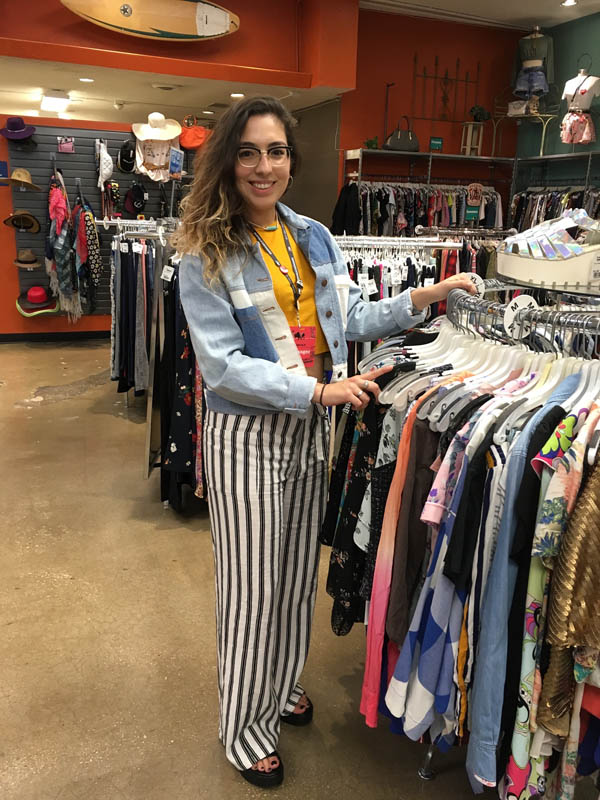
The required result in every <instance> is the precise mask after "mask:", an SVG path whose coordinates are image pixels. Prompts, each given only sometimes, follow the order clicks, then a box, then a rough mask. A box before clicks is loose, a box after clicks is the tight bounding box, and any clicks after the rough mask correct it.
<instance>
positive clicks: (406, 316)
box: [390, 289, 427, 330]
mask: <svg viewBox="0 0 600 800" xmlns="http://www.w3.org/2000/svg"><path fill="white" fill-rule="evenodd" d="M390 302H391V308H392V314H393V316H394V319H395V320H396V323H397V325H398V327H399V328H400V330H406V329H407V328H411V327H412V326H413V325H419V324H420V323H421V322H425V318H426V316H427V308H424V309H423V310H422V311H417V312H416V313H413V311H414V308H413V303H412V289H407V290H406V291H405V292H402V294H399V295H397V297H393V298H392V300H391V301H390Z"/></svg>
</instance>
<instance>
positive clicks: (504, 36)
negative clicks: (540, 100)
mask: <svg viewBox="0 0 600 800" xmlns="http://www.w3.org/2000/svg"><path fill="white" fill-rule="evenodd" d="M520 36H522V33H519V32H518V31H513V30H504V29H498V28H482V27H477V26H474V25H460V24H457V23H451V22H437V21H435V20H431V19H422V18H419V17H405V16H398V15H395V14H383V13H380V12H377V11H363V10H361V11H360V12H359V36H358V60H357V76H356V90H355V91H353V92H349V93H348V94H344V95H343V97H342V105H341V130H340V147H341V148H342V149H349V148H355V147H361V146H362V144H363V142H364V140H365V139H367V138H371V137H374V136H378V137H379V144H380V146H381V144H382V143H383V118H384V106H385V84H386V83H391V82H395V84H396V85H395V86H394V87H393V88H392V89H391V91H390V113H389V126H388V127H389V131H391V130H392V129H393V128H394V127H396V124H397V122H398V120H399V118H400V117H401V116H402V115H403V114H407V115H408V116H410V115H411V110H412V103H413V59H414V55H415V52H418V57H419V64H420V65H421V66H422V65H425V66H427V68H428V71H429V70H430V69H431V71H433V64H434V59H435V56H438V58H439V62H440V72H442V73H443V72H444V70H445V69H446V68H448V70H449V74H450V75H454V74H455V69H456V58H457V56H458V57H460V62H461V72H463V73H464V71H465V70H469V72H470V74H471V75H474V74H475V73H476V70H477V62H480V63H481V73H480V89H479V98H478V100H479V105H482V106H484V107H485V108H486V109H487V110H488V111H491V110H492V105H493V101H494V96H495V95H497V94H499V93H500V92H501V91H502V90H503V89H504V88H506V87H507V86H508V83H509V76H510V72H511V66H512V62H513V58H514V52H515V48H516V43H517V41H518V39H519V38H520ZM439 96H440V93H439V90H438V98H439ZM469 107H470V106H469ZM503 125H504V136H503V139H504V142H503V152H502V153H498V152H496V155H509V156H512V155H514V152H515V148H516V131H515V126H514V125H511V124H510V123H503ZM414 130H415V132H416V134H417V137H418V139H419V144H420V149H421V150H422V151H428V150H429V137H430V136H441V137H443V139H444V148H443V152H445V153H459V152H460V137H461V126H460V125H459V124H451V123H447V122H432V121H428V120H415V121H414ZM389 131H388V132H389ZM491 141H492V127H491V123H488V124H487V126H486V132H485V138H484V145H483V154H484V155H486V154H489V153H490V150H491ZM444 169H446V167H445V166H444Z"/></svg>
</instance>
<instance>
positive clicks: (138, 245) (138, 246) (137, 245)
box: [131, 242, 144, 253]
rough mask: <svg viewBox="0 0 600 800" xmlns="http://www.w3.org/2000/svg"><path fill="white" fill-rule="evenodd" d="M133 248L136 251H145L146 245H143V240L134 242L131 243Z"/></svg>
mask: <svg viewBox="0 0 600 800" xmlns="http://www.w3.org/2000/svg"><path fill="white" fill-rule="evenodd" d="M131 249H132V250H133V252H134V253H143V252H144V246H143V245H142V243H141V242H134V243H133V244H132V245H131Z"/></svg>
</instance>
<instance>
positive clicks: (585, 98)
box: [563, 70, 600, 111]
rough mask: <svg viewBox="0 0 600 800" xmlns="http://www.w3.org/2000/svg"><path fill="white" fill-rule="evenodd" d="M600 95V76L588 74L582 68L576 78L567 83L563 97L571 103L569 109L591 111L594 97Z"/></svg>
mask: <svg viewBox="0 0 600 800" xmlns="http://www.w3.org/2000/svg"><path fill="white" fill-rule="evenodd" d="M598 95H600V78H598V77H596V76H595V75H588V74H587V72H585V70H580V72H579V74H578V75H577V76H576V77H575V78H570V79H569V80H568V81H567V82H566V83H565V88H564V91H563V99H564V100H566V101H567V103H568V105H569V111H589V109H590V107H591V105H592V101H593V99H594V97H597V96H598Z"/></svg>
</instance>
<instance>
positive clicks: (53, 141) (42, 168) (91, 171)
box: [8, 127, 193, 314]
mask: <svg viewBox="0 0 600 800" xmlns="http://www.w3.org/2000/svg"><path fill="white" fill-rule="evenodd" d="M57 136H73V137H74V139H75V152H74V153H59V152H58V149H57ZM132 136H133V134H132ZM34 138H35V140H36V142H37V144H38V147H37V150H33V151H31V152H25V151H21V150H18V149H17V148H16V147H15V146H14V144H13V143H12V142H10V140H8V141H9V145H8V147H9V158H10V163H9V175H10V174H11V172H12V170H13V169H14V168H15V167H25V169H28V170H29V172H30V173H31V176H32V180H33V182H34V183H35V184H37V185H38V186H41V187H42V191H41V192H34V191H29V190H26V191H21V190H20V189H19V188H17V187H13V189H12V192H13V208H15V209H17V208H23V209H27V210H28V211H31V213H32V214H33V215H34V216H35V217H37V219H38V220H39V222H40V225H41V230H40V232H39V233H37V234H30V233H21V232H19V231H15V234H16V240H17V249H21V248H25V247H30V248H31V249H32V250H33V252H34V253H35V254H36V255H37V256H38V258H39V260H40V261H41V262H42V263H43V261H44V241H45V237H46V217H47V205H48V182H49V180H50V173H51V154H52V153H56V165H57V167H58V168H59V169H61V170H62V173H63V177H64V181H65V184H66V187H67V192H68V195H69V203H70V204H71V206H73V205H74V203H75V196H76V191H77V187H76V179H77V178H81V188H82V192H83V194H84V195H85V197H86V199H87V200H88V202H89V203H90V204H91V206H92V208H93V210H94V214H95V216H96V217H100V216H101V203H100V190H99V189H98V176H97V172H96V159H95V148H94V140H95V139H105V140H106V142H107V147H108V152H109V153H110V155H111V156H112V158H113V162H114V164H115V167H114V171H113V174H112V178H113V180H115V181H117V183H118V184H119V189H120V192H121V203H122V204H123V203H124V201H125V195H126V193H127V190H128V189H129V187H130V186H131V184H132V183H133V181H134V180H137V181H138V183H142V184H143V185H144V187H145V189H146V191H147V192H148V201H147V202H146V207H145V209H144V214H145V215H146V217H151V216H153V217H155V218H157V217H158V216H159V209H160V205H159V188H158V187H159V184H157V183H155V182H154V181H151V180H150V179H149V178H148V177H147V176H145V175H135V174H134V173H124V172H120V171H119V170H118V169H117V166H116V161H117V153H118V152H119V149H120V147H121V144H122V142H123V141H124V140H125V139H127V138H129V137H128V135H127V133H126V132H124V131H105V130H102V131H98V130H85V129H81V130H80V129H76V128H48V127H36V131H35V134H34ZM192 161H193V159H192V157H188V155H187V154H186V158H185V164H184V166H185V169H186V170H187V171H188V172H191V166H192ZM165 190H166V192H167V199H170V197H171V184H170V183H167V184H165ZM123 216H124V218H130V219H131V218H132V216H133V215H131V214H127V213H126V212H124V213H123ZM114 232H115V229H114V228H111V229H109V230H108V231H106V230H105V229H104V228H103V227H102V226H101V225H99V226H98V234H99V238H100V248H101V253H102V262H103V265H104V269H103V272H102V277H101V280H100V285H99V286H98V287H97V289H96V303H97V305H96V310H95V313H96V314H110V295H109V283H110V262H109V254H110V242H111V238H112V235H113V234H114ZM19 281H20V284H21V291H25V290H27V289H29V287H31V286H35V285H40V286H45V287H47V286H48V278H47V276H46V272H45V269H44V268H43V267H42V268H41V269H35V270H32V271H27V270H22V269H19Z"/></svg>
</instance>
